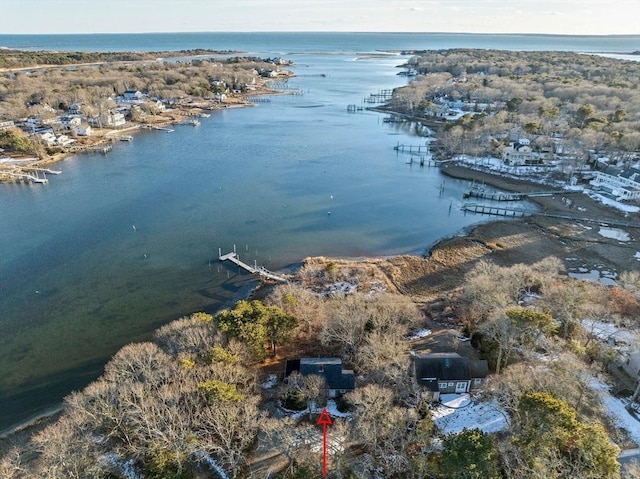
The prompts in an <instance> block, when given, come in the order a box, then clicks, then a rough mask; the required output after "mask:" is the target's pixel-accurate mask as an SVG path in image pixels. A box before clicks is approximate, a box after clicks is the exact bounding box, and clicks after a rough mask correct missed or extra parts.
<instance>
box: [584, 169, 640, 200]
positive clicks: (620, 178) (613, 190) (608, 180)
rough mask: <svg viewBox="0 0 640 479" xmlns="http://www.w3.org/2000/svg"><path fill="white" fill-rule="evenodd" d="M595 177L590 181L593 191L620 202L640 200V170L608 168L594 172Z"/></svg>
mask: <svg viewBox="0 0 640 479" xmlns="http://www.w3.org/2000/svg"><path fill="white" fill-rule="evenodd" d="M595 175H596V177H595V178H594V179H593V180H591V185H592V186H593V188H594V189H595V190H599V191H604V192H606V193H609V194H610V195H612V196H615V197H617V198H619V199H621V200H635V201H638V200H640V170H638V169H636V168H629V169H628V170H621V169H619V168H615V167H613V166H608V167H607V168H605V169H604V170H603V171H596V172H595Z"/></svg>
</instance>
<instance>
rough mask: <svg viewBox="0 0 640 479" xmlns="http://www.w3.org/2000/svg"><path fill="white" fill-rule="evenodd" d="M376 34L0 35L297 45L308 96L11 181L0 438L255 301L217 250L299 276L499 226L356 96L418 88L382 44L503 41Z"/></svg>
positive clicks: (12, 39)
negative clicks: (185, 328)
mask: <svg viewBox="0 0 640 479" xmlns="http://www.w3.org/2000/svg"><path fill="white" fill-rule="evenodd" d="M368 35H369V36H367V34H357V35H355V36H353V35H352V36H350V35H349V34H310V35H305V34H284V35H279V34H156V35H154V34H145V35H96V36H91V35H89V36H87V35H53V36H52V35H43V36H38V35H34V36H9V35H0V45H1V46H9V47H21V48H31V49H67V50H102V51H108V50H154V51H157V50H165V49H171V50H182V49H190V48H212V49H220V50H222V49H225V50H242V51H247V52H252V53H256V54H265V55H270V56H274V55H283V56H284V55H286V58H287V59H291V60H293V61H294V62H295V66H293V67H292V70H294V72H295V73H296V75H297V77H296V78H294V79H292V80H290V81H289V84H290V86H291V87H292V88H294V89H296V90H297V91H300V92H302V93H303V94H302V95H277V96H271V97H270V101H269V102H265V103H259V104H258V106H256V107H251V108H242V109H228V110H221V111H216V112H212V114H211V116H210V117H209V118H202V119H201V124H200V126H198V127H193V126H190V125H176V126H175V127H174V129H175V131H174V132H172V133H164V132H160V131H141V132H139V133H136V134H135V136H134V140H133V141H132V142H117V143H116V144H114V148H113V151H112V152H110V153H109V154H108V155H102V154H83V155H78V156H75V157H72V158H69V159H66V160H64V161H63V162H61V163H59V164H57V165H55V168H56V169H61V170H62V171H63V173H62V174H61V175H59V176H51V177H50V181H49V183H48V184H47V185H30V186H29V185H19V184H2V185H0V293H1V295H0V430H2V429H6V428H7V427H9V426H11V425H14V424H16V423H19V422H21V421H24V420H27V419H28V418H30V417H33V416H34V415H37V414H41V413H43V412H45V411H46V410H47V409H48V408H50V407H52V406H54V405H56V404H58V403H59V402H60V401H61V399H62V397H63V396H64V395H66V394H68V393H69V392H70V391H72V390H74V389H79V388H82V387H83V386H84V385H86V384H87V383H88V382H90V381H91V380H93V379H95V378H96V377H98V376H99V374H100V373H101V371H102V368H103V366H104V364H105V363H106V361H107V360H108V359H109V357H111V356H112V355H113V354H114V353H115V352H116V351H117V350H118V349H119V348H120V347H122V346H123V345H124V344H127V343H129V342H132V341H143V340H146V339H149V338H150V337H151V335H152V332H153V330H154V329H156V328H158V327H159V326H161V325H163V324H166V323H167V322H169V321H171V320H173V319H177V318H179V317H181V316H183V315H187V314H190V313H192V312H195V311H207V312H211V313H213V312H215V311H217V310H218V309H219V308H221V307H225V306H228V305H231V304H232V303H233V301H235V300H236V299H238V298H241V297H244V296H246V294H247V292H248V291H249V290H250V289H251V288H252V287H253V286H254V285H255V281H254V280H253V278H251V276H250V275H248V274H246V273H243V272H242V271H238V270H237V269H236V268H235V267H229V266H227V265H224V264H220V263H219V262H218V261H217V257H218V251H219V248H220V250H221V251H222V253H226V252H229V251H231V249H232V248H233V247H234V245H235V247H236V249H237V250H238V251H239V253H240V255H241V258H242V259H243V260H244V261H246V262H247V263H250V264H253V263H254V262H256V263H257V264H258V265H264V266H266V267H267V268H269V269H272V270H282V269H292V268H294V267H295V266H296V265H297V264H298V263H299V262H300V261H301V260H302V259H303V258H304V257H306V256H316V255H327V256H341V257H344V256H347V257H358V256H377V255H394V254H403V253H408V254H421V253H423V252H424V251H425V248H426V247H427V246H428V245H430V244H432V243H434V242H435V241H437V240H438V239H440V238H442V237H445V236H449V235H453V234H456V233H458V232H460V231H461V230H462V229H463V228H464V227H466V226H469V225H471V224H473V223H475V222H479V221H482V220H484V218H481V217H477V216H472V215H465V214H463V213H462V212H461V211H460V210H459V205H460V203H461V202H462V194H463V192H464V191H465V190H466V189H468V187H469V184H468V182H465V181H459V180H454V179H450V178H446V177H444V176H442V175H441V174H440V172H439V170H438V169H436V168H433V167H431V168H430V167H427V166H425V167H422V168H421V167H419V166H417V165H416V164H415V163H413V164H408V163H407V159H408V158H407V157H406V156H403V155H401V154H398V153H397V152H395V151H394V149H393V147H394V146H395V145H397V144H399V143H400V144H411V145H425V141H426V139H425V138H424V137H421V136H417V135H416V134H415V129H414V128H415V125H413V124H393V123H384V122H383V121H382V119H383V117H384V115H382V114H380V113H376V112H373V111H367V110H363V111H359V112H357V113H350V112H348V111H347V105H350V104H355V105H363V98H365V97H367V96H368V95H369V93H376V92H378V91H379V90H381V89H388V88H394V87H397V86H401V85H402V84H404V82H406V79H405V78H403V77H400V76H398V75H397V72H398V71H399V70H398V68H397V66H398V65H400V64H402V63H403V62H404V61H406V59H407V58H408V57H405V56H402V55H400V54H399V53H397V52H396V53H381V51H383V50H387V51H390V50H402V49H410V48H416V49H417V48H433V46H431V45H434V44H436V45H440V47H442V48H444V47H446V45H448V46H469V45H466V44H465V42H471V41H472V40H473V38H471V37H474V38H475V43H476V46H478V42H480V43H482V42H489V43H488V44H487V47H490V46H489V45H492V44H494V43H495V42H498V40H496V39H495V38H493V37H492V38H490V39H487V38H485V36H473V35H472V36H469V35H467V36H462V37H456V36H444V37H442V36H439V37H433V38H431V39H428V38H427V40H429V41H426V40H425V38H423V37H416V36H411V35H401V34H399V35H394V34H368ZM523 37H528V36H523ZM588 38H591V37H588ZM614 38H617V37H614ZM503 41H504V38H503ZM529 41H530V43H529V44H526V45H528V46H529V47H530V48H524V47H523V48H522V49H537V48H538V47H540V46H541V45H546V46H547V48H546V49H574V50H578V51H582V50H584V51H610V52H612V51H613V52H623V53H624V52H628V51H630V50H629V49H628V47H629V46H632V45H633V42H634V41H637V37H634V38H632V41H627V42H626V43H625V42H624V41H622V40H620V39H619V38H617V40H616V42H618V43H615V44H614V45H613V46H615V48H613V47H612V44H609V43H607V42H606V41H605V42H604V43H601V44H598V43H597V41H596V40H593V39H591V40H590V41H591V43H589V44H588V46H589V48H586V46H585V45H586V44H585V43H584V38H583V37H570V39H567V38H562V37H561V38H560V40H555V41H556V43H554V40H550V39H549V36H540V37H535V36H533V37H531V38H530V39H529ZM385 42H386V43H385ZM412 42H413V43H412ZM447 42H449V43H447ZM567 42H569V43H570V45H571V46H573V48H565V47H566V46H567V44H568V43H567ZM571 42H573V43H571ZM620 42H621V43H620ZM553 45H555V46H556V47H558V48H552V46H553ZM495 48H497V47H495ZM505 48H506V47H505ZM374 53H375V54H374Z"/></svg>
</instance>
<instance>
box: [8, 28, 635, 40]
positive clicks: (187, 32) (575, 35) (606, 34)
mask: <svg viewBox="0 0 640 479" xmlns="http://www.w3.org/2000/svg"><path fill="white" fill-rule="evenodd" d="M212 33H213V34H220V35H228V34H261V33H264V34H289V33H295V34H301V33H324V34H340V33H342V34H380V35H502V36H506V35H519V36H553V37H600V38H602V37H640V32H639V33H548V32H547V33H532V32H526V33H525V32H419V31H409V32H404V31H346V30H285V31H278V30H230V31H214V30H199V31H150V32H65V33H61V32H48V33H39V32H37V33H0V37H2V36H11V35H13V36H21V35H29V36H45V35H166V34H212Z"/></svg>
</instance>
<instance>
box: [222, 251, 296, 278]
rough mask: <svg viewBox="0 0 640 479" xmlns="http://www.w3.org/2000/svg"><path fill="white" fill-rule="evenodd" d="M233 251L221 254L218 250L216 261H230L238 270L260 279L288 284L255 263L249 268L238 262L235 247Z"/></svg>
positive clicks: (238, 258)
mask: <svg viewBox="0 0 640 479" xmlns="http://www.w3.org/2000/svg"><path fill="white" fill-rule="evenodd" d="M233 249H234V250H233V251H232V252H231V253H227V254H222V251H221V250H220V249H218V260H220V261H230V262H232V263H233V264H235V265H236V266H238V268H242V269H244V270H245V271H248V272H249V273H251V274H257V275H260V277H261V278H266V279H271V280H273V281H279V282H281V283H288V282H289V280H288V279H287V278H285V277H283V276H279V275H277V274H275V273H274V272H272V271H269V270H268V269H267V268H265V267H264V266H258V265H257V263H256V262H254V265H253V266H250V265H248V264H247V263H245V262H243V261H240V256H239V255H238V253H237V252H236V251H235V246H234V248H233Z"/></svg>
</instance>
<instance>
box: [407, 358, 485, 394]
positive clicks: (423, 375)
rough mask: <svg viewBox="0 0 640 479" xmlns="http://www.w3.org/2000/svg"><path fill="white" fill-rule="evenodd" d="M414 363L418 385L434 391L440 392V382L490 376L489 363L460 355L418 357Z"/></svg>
mask: <svg viewBox="0 0 640 479" xmlns="http://www.w3.org/2000/svg"><path fill="white" fill-rule="evenodd" d="M414 362H415V363H414V366H415V372H416V380H417V381H418V384H420V385H421V386H425V387H428V388H429V389H431V390H432V391H437V390H438V389H437V384H438V381H456V380H464V381H467V380H469V379H472V378H484V377H486V376H487V374H489V366H488V364H487V361H485V360H477V361H475V360H473V361H472V360H469V359H467V358H463V357H462V356H460V355H459V354H458V353H432V354H425V355H417V356H416V357H415V358H414ZM434 384H435V386H434ZM434 387H435V389H434Z"/></svg>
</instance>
